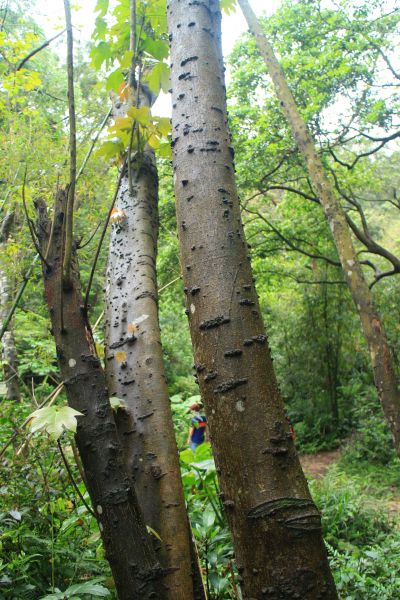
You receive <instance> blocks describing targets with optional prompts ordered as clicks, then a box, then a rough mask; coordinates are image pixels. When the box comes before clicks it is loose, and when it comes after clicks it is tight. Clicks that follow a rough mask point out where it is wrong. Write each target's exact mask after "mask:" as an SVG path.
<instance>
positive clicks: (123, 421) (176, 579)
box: [106, 101, 204, 600]
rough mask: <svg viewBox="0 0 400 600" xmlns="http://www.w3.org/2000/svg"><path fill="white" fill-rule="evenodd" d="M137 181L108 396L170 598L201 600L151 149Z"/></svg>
mask: <svg viewBox="0 0 400 600" xmlns="http://www.w3.org/2000/svg"><path fill="white" fill-rule="evenodd" d="M143 103H144V102H143V101H142V104H143ZM119 104H120V103H117V105H116V106H117V109H116V110H117V111H120V106H118V105H119ZM126 108H128V106H125V109H126ZM115 112H116V111H115ZM131 180H132V189H131V191H130V186H129V176H128V171H127V172H126V174H125V176H124V177H123V178H122V180H121V183H120V188H119V191H118V196H117V200H116V205H115V209H116V210H115V212H114V215H116V220H115V222H114V224H113V225H112V230H111V238H110V252H109V259H108V270H107V287H106V302H107V309H106V364H107V379H108V385H109V390H110V394H111V395H112V396H117V397H118V398H120V399H121V400H123V402H124V408H123V409H119V410H118V411H117V413H116V423H117V428H118V433H119V436H120V440H121V444H122V447H123V450H124V455H125V462H126V465H127V467H128V474H129V476H130V477H132V480H133V482H134V486H135V491H136V494H137V497H138V501H139V505H140V506H141V508H142V511H143V515H144V519H145V522H146V524H147V525H149V526H150V527H151V528H152V529H153V530H154V531H155V532H156V533H157V534H158V536H159V538H160V539H156V538H154V545H155V548H156V551H157V555H158V559H159V561H160V563H161V565H162V566H163V567H164V568H165V569H166V570H167V572H168V575H167V576H166V578H165V585H166V587H167V598H168V599H169V600H191V599H193V598H194V599H197V598H198V599H199V600H201V599H202V598H204V588H203V586H202V584H201V576H200V573H199V569H198V563H197V562H194V564H193V575H192V565H191V544H193V541H192V540H191V530H190V526H189V521H188V517H187V514H186V507H185V501H184V496H183V488H182V481H181V473H180V468H179V460H178V449H177V445H176V440H175V434H174V428H173V423H172V414H171V408H170V402H169V395H168V388H167V383H166V377H165V370H164V364H163V356H162V347H161V338H160V327H159V322H158V294H157V276H156V256H157V237H158V176H157V168H156V164H155V156H154V153H153V151H152V150H151V149H150V148H148V147H147V148H145V150H144V152H143V153H142V154H140V155H139V156H137V157H136V158H135V159H134V160H132V162H131ZM194 582H198V583H200V585H196V584H194ZM193 588H194V589H193Z"/></svg>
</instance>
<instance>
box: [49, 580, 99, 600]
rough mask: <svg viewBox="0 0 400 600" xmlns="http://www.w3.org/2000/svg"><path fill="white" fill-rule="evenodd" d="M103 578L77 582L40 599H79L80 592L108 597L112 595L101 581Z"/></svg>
mask: <svg viewBox="0 0 400 600" xmlns="http://www.w3.org/2000/svg"><path fill="white" fill-rule="evenodd" d="M99 581H103V579H99V578H97V579H92V581H85V582H83V583H75V584H74V585H70V586H69V587H68V588H67V589H66V590H65V591H64V592H59V593H56V594H48V595H47V596H42V598H41V599H40V600H65V599H71V600H72V599H75V598H76V599H77V598H79V597H80V596H78V594H84V595H91V596H95V597H97V598H106V597H107V596H109V595H110V592H109V591H108V589H107V588H105V587H104V586H103V585H101V584H100V583H99Z"/></svg>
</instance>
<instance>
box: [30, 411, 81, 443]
mask: <svg viewBox="0 0 400 600" xmlns="http://www.w3.org/2000/svg"><path fill="white" fill-rule="evenodd" d="M29 417H30V418H31V422H30V426H31V430H32V432H35V431H39V430H41V429H43V430H44V431H46V432H47V433H48V434H49V435H50V436H51V437H53V438H55V439H58V438H59V437H60V436H61V435H62V433H63V432H64V431H65V430H66V431H73V432H74V433H75V432H76V427H77V420H76V417H83V414H82V413H81V412H79V411H77V410H75V409H74V408H71V407H70V406H46V407H44V408H39V409H38V410H35V411H34V412H33V413H32V414H31V415H29Z"/></svg>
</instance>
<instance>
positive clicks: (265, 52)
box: [238, 0, 400, 455]
mask: <svg viewBox="0 0 400 600" xmlns="http://www.w3.org/2000/svg"><path fill="white" fill-rule="evenodd" d="M238 1H239V4H240V7H241V9H242V11H243V14H244V16H245V17H246V20H247V23H248V25H249V29H250V31H251V32H252V34H253V35H254V37H255V39H256V43H257V46H258V49H259V51H260V54H261V56H262V57H263V59H264V61H265V64H266V65H267V69H268V72H269V74H270V76H271V79H272V82H273V84H274V86H275V91H276V94H277V96H278V100H279V102H280V105H281V107H282V110H283V112H284V113H285V115H286V118H287V120H288V122H289V124H290V126H291V128H292V131H293V135H294V138H295V140H296V142H297V145H298V147H299V150H300V152H301V153H302V155H303V157H304V160H305V163H306V166H307V169H308V173H309V176H310V180H311V183H312V184H313V186H314V188H315V190H316V191H317V193H318V196H319V199H320V202H321V204H322V207H323V209H324V212H325V216H326V219H327V221H328V223H329V226H330V228H331V231H332V236H333V239H334V242H335V245H336V249H337V252H338V255H339V259H340V262H341V264H342V268H343V271H344V274H345V278H346V281H347V284H348V286H349V289H350V292H351V295H352V297H353V301H354V304H355V305H356V308H357V311H358V314H359V316H360V319H361V323H362V328H363V331H364V336H365V339H366V341H367V345H368V349H369V353H370V357H371V363H372V368H373V372H374V380H375V386H376V389H377V390H378V395H379V400H380V402H381V405H382V409H383V412H384V415H385V417H386V419H387V421H388V425H389V428H390V431H391V434H392V438H393V443H394V446H395V449H396V452H397V454H399V455H400V389H399V386H398V382H397V377H396V372H395V367H394V361H393V356H392V353H391V351H390V347H389V344H388V340H387V337H386V332H385V330H384V327H383V323H382V321H381V318H380V316H379V313H378V311H377V309H376V307H375V305H374V301H373V298H372V294H371V290H370V289H369V287H368V284H367V282H366V280H365V277H364V274H363V272H362V268H361V265H360V261H359V260H358V256H357V253H356V251H355V249H354V246H353V242H352V239H351V234H350V229H349V226H348V224H347V221H346V215H345V213H344V210H343V208H342V206H341V204H340V202H339V200H338V198H337V197H336V195H335V193H334V191H333V188H332V184H331V182H330V181H329V179H328V177H327V175H326V172H325V169H324V167H323V164H322V162H321V159H320V157H319V156H318V154H317V151H316V149H315V145H314V142H313V139H312V137H311V134H310V132H309V130H308V127H307V124H306V123H305V121H304V119H303V118H302V116H301V114H300V112H299V110H298V108H297V105H296V101H295V99H294V97H293V94H292V92H291V90H290V88H289V86H288V84H287V81H286V78H285V74H284V72H283V69H282V67H281V65H280V64H279V62H278V60H277V58H276V56H275V54H274V51H273V48H272V46H271V44H270V43H269V42H268V41H267V39H266V37H265V35H264V32H263V30H262V28H261V26H260V24H259V22H258V20H257V18H256V16H255V14H254V12H253V11H252V9H251V6H250V5H249V3H248V1H247V0H238Z"/></svg>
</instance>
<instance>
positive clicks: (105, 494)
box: [37, 189, 165, 600]
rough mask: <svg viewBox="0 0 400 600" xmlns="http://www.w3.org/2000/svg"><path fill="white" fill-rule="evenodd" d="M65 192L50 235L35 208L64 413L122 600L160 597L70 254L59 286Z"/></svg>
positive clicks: (159, 573) (42, 213)
mask: <svg viewBox="0 0 400 600" xmlns="http://www.w3.org/2000/svg"><path fill="white" fill-rule="evenodd" d="M67 195H68V194H67V190H64V189H60V191H59V192H58V193H57V196H56V206H55V219H54V231H53V234H52V236H51V235H50V231H51V226H50V223H49V220H48V218H47V211H46V207H45V205H44V202H43V201H38V202H37V209H38V212H39V225H38V226H39V233H40V238H41V240H40V241H41V247H42V250H43V253H44V254H45V252H46V247H47V245H48V244H49V240H50V248H49V252H48V263H49V265H50V266H44V269H43V274H44V287H45V295H46V301H47V304H48V307H49V311H50V317H51V322H52V328H53V335H54V338H55V341H56V349H57V357H58V363H59V368H60V372H61V376H62V379H63V380H64V382H65V387H66V391H67V396H68V402H69V404H70V406H72V407H73V408H75V409H76V410H79V411H80V412H81V413H83V415H84V416H83V417H79V418H78V430H77V434H76V442H77V446H78V449H79V453H80V456H81V458H82V463H83V466H84V470H85V477H86V481H87V485H88V491H89V494H90V497H91V500H92V504H93V507H94V510H95V512H96V517H97V519H98V522H99V528H100V531H101V535H102V538H103V542H104V547H105V551H106V556H107V559H108V561H109V562H110V566H111V569H112V572H113V576H114V580H115V585H116V588H117V592H118V597H119V599H120V600H142V599H146V600H147V599H150V598H157V599H158V598H165V596H164V595H163V594H164V593H163V583H162V575H163V574H162V571H161V568H160V567H159V564H158V562H157V560H156V557H155V553H154V551H153V548H152V546H151V542H150V539H149V536H148V534H147V531H146V527H145V524H144V521H143V517H142V515H141V513H140V511H139V508H138V503H137V499H136V497H135V495H134V493H133V492H132V489H131V487H130V484H129V480H128V477H127V474H126V471H125V465H124V462H123V454H122V449H121V446H120V443H119V440H118V435H117V430H116V427H115V423H114V418H113V415H112V411H111V407H110V403H109V399H108V393H107V387H106V380H105V374H104V371H103V369H102V367H101V363H100V360H99V358H98V356H97V354H96V350H95V344H94V342H93V337H92V332H91V329H90V325H89V323H88V320H87V316H86V311H85V309H84V306H83V300H82V295H81V289H80V282H79V271H78V267H77V263H76V256H75V252H73V263H72V269H71V286H70V287H69V288H68V289H65V288H64V289H63V287H62V262H63V261H62V254H63V252H62V246H63V241H62V240H63V220H64V215H65V206H66V201H67Z"/></svg>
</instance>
